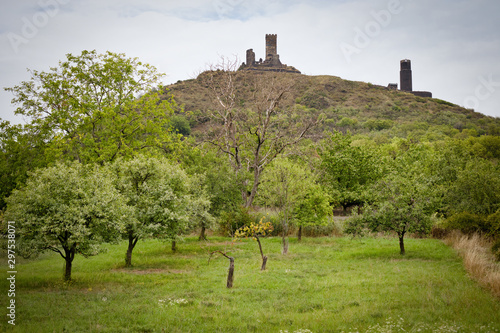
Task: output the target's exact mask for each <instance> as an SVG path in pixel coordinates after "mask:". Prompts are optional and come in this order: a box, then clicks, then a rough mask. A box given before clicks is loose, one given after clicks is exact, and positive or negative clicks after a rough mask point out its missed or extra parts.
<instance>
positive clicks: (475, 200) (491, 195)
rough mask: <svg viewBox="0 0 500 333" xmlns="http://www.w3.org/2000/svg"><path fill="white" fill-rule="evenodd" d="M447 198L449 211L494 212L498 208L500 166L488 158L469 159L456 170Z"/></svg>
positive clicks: (499, 203)
mask: <svg viewBox="0 0 500 333" xmlns="http://www.w3.org/2000/svg"><path fill="white" fill-rule="evenodd" d="M447 200H448V202H449V205H450V211H451V213H461V212H469V213H473V214H479V215H490V214H493V213H495V212H496V211H497V210H498V209H499V208H500V168H499V167H498V165H494V164H493V163H492V162H490V161H488V160H484V159H479V158H475V159H472V160H470V161H469V162H467V164H466V165H465V168H464V169H462V170H458V172H457V179H456V181H455V182H453V184H452V185H451V186H450V187H449V190H448V193H447Z"/></svg>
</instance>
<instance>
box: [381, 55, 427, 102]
mask: <svg viewBox="0 0 500 333" xmlns="http://www.w3.org/2000/svg"><path fill="white" fill-rule="evenodd" d="M400 66H401V67H400V71H399V83H400V87H401V91H406V92H409V93H412V94H413V95H415V96H420V97H432V93H431V92H430V91H413V82H412V73H411V61H410V60H409V59H403V60H401V62H400ZM387 87H388V88H389V89H393V90H397V88H398V85H397V83H389V85H388V86H387Z"/></svg>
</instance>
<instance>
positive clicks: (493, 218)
mask: <svg viewBox="0 0 500 333" xmlns="http://www.w3.org/2000/svg"><path fill="white" fill-rule="evenodd" d="M486 225H487V227H488V234H489V236H491V237H492V238H494V239H497V240H498V241H499V242H500V209H499V210H497V211H496V212H495V213H493V214H491V215H489V216H488V217H487V218H486Z"/></svg>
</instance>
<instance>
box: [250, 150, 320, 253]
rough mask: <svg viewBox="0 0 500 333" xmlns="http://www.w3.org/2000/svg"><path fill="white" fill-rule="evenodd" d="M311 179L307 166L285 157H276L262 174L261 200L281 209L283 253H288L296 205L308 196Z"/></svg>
mask: <svg viewBox="0 0 500 333" xmlns="http://www.w3.org/2000/svg"><path fill="white" fill-rule="evenodd" d="M311 181H312V174H311V173H310V172H309V171H308V169H307V168H304V167H303V166H302V165H299V164H298V163H294V162H292V161H290V160H289V159H285V158H277V159H275V161H274V162H273V164H272V166H271V167H269V168H268V169H267V170H266V172H265V174H264V175H263V176H262V189H261V193H260V195H259V202H260V203H262V204H265V205H267V206H273V207H277V208H278V209H279V211H280V218H281V226H282V233H281V239H282V252H283V254H287V253H288V228H289V225H290V223H291V220H292V218H293V211H294V207H295V205H297V204H298V203H299V202H300V201H301V200H303V199H304V198H305V197H306V195H307V193H308V190H309V189H310V188H311V186H312V185H311Z"/></svg>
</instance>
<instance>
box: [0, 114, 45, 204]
mask: <svg viewBox="0 0 500 333" xmlns="http://www.w3.org/2000/svg"><path fill="white" fill-rule="evenodd" d="M46 146H47V143H46V142H45V140H43V137H41V136H40V135H37V134H36V133H31V132H29V129H28V128H26V127H24V126H22V125H11V124H10V123H9V122H8V121H0V210H3V209H4V208H5V207H6V205H7V203H6V201H5V198H6V197H8V196H9V195H10V194H11V192H12V190H14V188H16V187H19V186H21V185H22V184H24V183H25V182H26V179H27V178H28V172H29V171H32V170H34V169H36V168H41V167H45V166H47V160H46V158H45V155H44V153H45V149H46Z"/></svg>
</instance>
